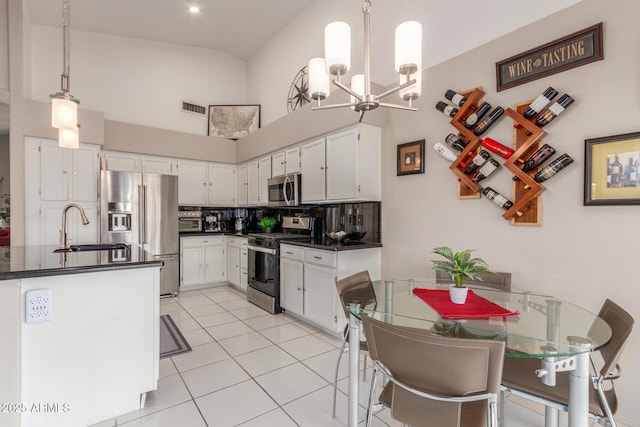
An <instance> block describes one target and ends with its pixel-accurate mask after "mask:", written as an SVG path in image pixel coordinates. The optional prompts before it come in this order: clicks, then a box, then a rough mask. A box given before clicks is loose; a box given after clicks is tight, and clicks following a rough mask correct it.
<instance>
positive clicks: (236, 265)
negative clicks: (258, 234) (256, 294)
mask: <svg viewBox="0 0 640 427" xmlns="http://www.w3.org/2000/svg"><path fill="white" fill-rule="evenodd" d="M227 281H228V282H229V283H231V284H232V285H235V286H238V287H239V286H240V239H239V238H238V237H227Z"/></svg>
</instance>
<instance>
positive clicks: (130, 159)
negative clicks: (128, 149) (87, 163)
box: [100, 151, 178, 175]
mask: <svg viewBox="0 0 640 427" xmlns="http://www.w3.org/2000/svg"><path fill="white" fill-rule="evenodd" d="M100 157H101V159H102V169H104V170H110V171H122V172H144V173H158V174H162V175H178V160H177V159H173V158H171V157H161V156H150V155H146V154H145V155H141V154H133V153H123V152H119V151H103V152H102V154H101V156H100Z"/></svg>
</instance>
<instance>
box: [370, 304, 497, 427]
mask: <svg viewBox="0 0 640 427" xmlns="http://www.w3.org/2000/svg"><path fill="white" fill-rule="evenodd" d="M362 324H363V327H364V333H365V337H366V339H367V343H368V345H369V355H370V357H371V359H372V360H373V361H374V371H375V373H376V374H377V371H378V370H381V371H382V372H383V373H384V374H385V375H386V376H387V378H388V381H387V383H386V385H385V386H384V388H383V390H382V393H381V394H380V396H379V398H378V399H379V401H380V403H382V404H383V405H385V406H388V407H389V408H390V409H391V417H392V418H394V419H395V420H397V421H400V422H401V423H404V424H408V425H411V426H427V425H430V426H431V425H432V426H440V427H447V426H456V427H457V426H464V427H481V426H490V427H496V426H497V425H498V424H497V423H498V414H497V404H498V393H499V392H500V378H501V375H502V363H503V359H504V349H505V343H504V342H503V341H494V340H481V339H468V338H449V337H441V336H438V335H434V334H432V333H431V332H430V331H428V330H422V329H414V328H409V327H405V326H396V325H393V324H390V323H385V322H382V321H380V320H376V319H373V318H372V317H370V316H367V315H366V314H363V315H362ZM376 378H377V375H374V374H372V379H371V387H370V391H369V403H368V405H367V417H366V426H367V427H369V426H370V425H371V420H372V416H373V411H372V404H373V394H374V390H375V387H376V384H375V383H376Z"/></svg>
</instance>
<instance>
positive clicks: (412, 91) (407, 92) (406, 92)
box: [400, 68, 422, 101]
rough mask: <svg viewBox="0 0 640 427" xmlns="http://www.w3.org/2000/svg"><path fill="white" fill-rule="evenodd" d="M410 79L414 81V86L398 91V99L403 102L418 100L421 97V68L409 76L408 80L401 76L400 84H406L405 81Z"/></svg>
mask: <svg viewBox="0 0 640 427" xmlns="http://www.w3.org/2000/svg"><path fill="white" fill-rule="evenodd" d="M412 79H415V80H416V82H415V83H414V84H412V85H411V86H409V87H406V88H404V89H400V98H402V99H404V100H405V101H412V100H414V99H418V98H419V97H420V95H422V68H418V71H416V72H415V73H413V74H410V75H409V78H408V79H407V76H404V75H402V74H401V75H400V84H403V83H406V82H407V81H409V80H412Z"/></svg>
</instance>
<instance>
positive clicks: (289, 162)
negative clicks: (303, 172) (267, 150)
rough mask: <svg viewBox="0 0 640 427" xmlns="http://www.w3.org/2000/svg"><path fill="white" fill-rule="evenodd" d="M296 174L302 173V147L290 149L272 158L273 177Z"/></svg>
mask: <svg viewBox="0 0 640 427" xmlns="http://www.w3.org/2000/svg"><path fill="white" fill-rule="evenodd" d="M296 172H300V147H293V148H289V149H287V150H286V151H281V152H279V153H275V154H274V155H272V156H271V176H272V177H276V176H283V175H289V174H291V173H296Z"/></svg>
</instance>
